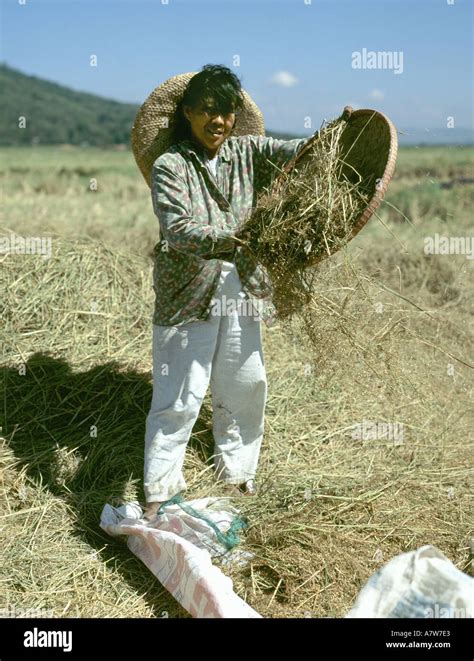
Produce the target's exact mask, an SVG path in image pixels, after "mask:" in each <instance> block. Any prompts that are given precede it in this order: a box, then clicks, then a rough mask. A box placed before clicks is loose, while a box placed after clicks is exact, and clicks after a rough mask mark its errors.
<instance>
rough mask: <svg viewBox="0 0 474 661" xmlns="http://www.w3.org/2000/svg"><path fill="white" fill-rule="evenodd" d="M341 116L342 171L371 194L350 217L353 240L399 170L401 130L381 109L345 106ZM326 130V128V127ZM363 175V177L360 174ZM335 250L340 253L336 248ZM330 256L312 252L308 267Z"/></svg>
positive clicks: (299, 160)
mask: <svg viewBox="0 0 474 661" xmlns="http://www.w3.org/2000/svg"><path fill="white" fill-rule="evenodd" d="M341 119H342V120H344V121H345V122H346V126H345V128H344V130H343V132H342V134H341V137H340V142H339V144H340V146H341V160H342V161H343V163H344V165H343V166H342V168H341V174H342V175H343V176H345V177H347V179H349V181H351V182H353V183H354V184H356V183H357V185H358V187H360V189H361V190H362V191H363V192H365V193H368V194H369V196H370V198H369V202H368V203H367V206H366V208H365V209H364V211H363V212H362V213H361V214H360V215H359V216H357V217H355V218H353V219H350V225H351V231H350V234H349V235H348V236H346V237H345V239H346V242H348V241H350V240H351V239H352V238H353V237H354V236H355V235H356V234H357V233H358V232H360V230H361V229H362V228H363V227H364V225H365V224H366V223H367V221H368V220H369V218H370V217H371V216H372V214H373V213H374V212H375V211H376V209H377V208H378V207H379V206H380V204H381V202H382V200H383V198H384V195H385V193H386V191H387V188H388V184H389V182H390V179H391V178H392V176H393V173H394V171H395V163H396V160H397V150H398V139H397V130H396V128H395V126H394V125H393V124H392V122H391V121H390V120H389V119H388V117H386V116H385V115H384V114H383V113H381V112H378V111H377V110H371V109H362V110H353V109H352V108H351V107H350V106H346V107H345V108H344V112H343V114H342V115H341ZM322 130H323V131H324V129H322ZM318 138H319V135H318V134H316V135H315V136H314V137H312V138H311V139H310V140H309V141H308V143H307V144H306V145H305V146H304V147H303V149H302V150H301V151H300V152H299V153H298V155H297V156H296V157H295V158H293V159H292V160H291V161H290V162H288V163H287V164H286V166H285V167H284V168H283V170H284V172H285V173H287V172H289V171H290V170H291V169H292V168H293V167H294V166H295V165H298V166H301V165H302V164H303V163H305V161H307V160H308V158H309V157H310V149H311V145H312V144H313V142H314V141H315V140H318ZM358 175H359V176H358ZM283 181H284V175H283V176H282V177H281V178H280V176H279V177H278V179H277V180H276V181H275V188H274V189H273V190H274V191H275V192H277V191H278V189H279V187H280V186H281V185H283ZM333 252H337V250H336V249H334V251H333ZM326 257H328V254H327V253H322V254H317V253H316V254H315V255H313V256H312V255H311V254H309V255H308V256H307V261H306V266H315V265H316V264H318V263H319V262H320V261H322V260H323V259H325V258H326Z"/></svg>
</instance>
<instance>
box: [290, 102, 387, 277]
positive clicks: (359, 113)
mask: <svg viewBox="0 0 474 661" xmlns="http://www.w3.org/2000/svg"><path fill="white" fill-rule="evenodd" d="M364 116H370V117H371V118H373V117H378V118H379V119H382V120H383V121H384V122H385V124H386V126H387V128H388V130H389V135H390V146H389V150H388V154H387V162H386V164H385V168H384V172H383V175H382V177H381V178H380V181H381V182H382V185H381V186H379V187H378V188H376V189H375V191H374V193H373V194H372V197H371V198H370V200H369V201H368V203H367V206H366V207H365V209H364V211H363V212H362V213H361V215H360V216H359V217H358V218H357V220H356V221H355V222H354V224H353V226H352V230H351V233H350V234H349V235H348V237H347V240H346V244H347V243H349V241H351V240H352V239H353V238H354V237H355V236H356V234H358V233H359V232H360V230H361V229H362V228H363V227H364V226H365V225H366V224H367V222H368V220H369V219H370V218H371V216H373V214H374V213H375V211H376V210H377V209H378V207H379V206H380V204H381V203H382V200H383V198H384V196H385V193H386V192H387V189H388V185H389V183H390V181H391V179H392V177H393V174H394V172H395V165H396V160H397V154H398V136H397V129H396V127H395V125H394V124H393V122H392V121H391V120H390V119H389V118H388V117H387V115H385V114H384V113H383V112H380V111H379V110H374V109H372V108H360V109H359V110H353V108H352V107H351V106H345V108H344V111H343V113H342V115H341V117H342V118H344V119H346V120H347V122H348V123H350V122H351V121H352V120H353V119H357V118H360V117H364ZM368 124H369V122H367V124H366V126H367V125H368ZM322 130H323V131H324V127H323V129H322ZM319 134H320V132H319V131H318V132H316V133H315V134H314V135H313V136H311V138H310V139H309V140H308V142H307V143H306V144H305V145H304V147H303V148H302V149H301V151H299V152H298V154H296V156H294V157H293V158H292V159H291V160H290V161H288V163H286V164H285V166H284V168H283V172H282V175H283V174H288V172H290V171H291V170H292V169H293V168H294V166H295V165H296V164H297V162H298V161H299V160H300V158H301V157H302V156H303V154H305V153H306V152H307V151H308V150H309V149H310V148H311V146H312V145H313V143H314V142H316V141H317V140H318V139H319ZM354 144H355V142H354ZM282 175H279V177H278V178H280V177H281V176H282ZM338 250H339V249H338ZM338 250H334V252H332V253H331V255H323V256H321V255H319V256H318V257H317V258H316V259H315V260H314V261H312V262H311V261H310V262H308V264H307V266H308V267H311V266H315V265H316V264H317V263H319V262H320V261H322V260H323V259H326V258H327V257H330V256H332V255H334V254H336V252H338Z"/></svg>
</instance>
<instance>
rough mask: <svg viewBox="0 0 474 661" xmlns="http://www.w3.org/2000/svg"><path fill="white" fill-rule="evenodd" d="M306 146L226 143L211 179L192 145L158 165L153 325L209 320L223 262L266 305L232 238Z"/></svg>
mask: <svg viewBox="0 0 474 661" xmlns="http://www.w3.org/2000/svg"><path fill="white" fill-rule="evenodd" d="M308 139H309V138H301V139H295V140H278V139H275V138H269V137H264V136H260V135H245V136H239V137H229V138H228V139H227V140H226V141H225V142H224V143H223V144H222V145H221V147H220V149H219V152H218V158H217V166H216V177H214V175H213V174H212V172H211V170H210V169H209V168H208V167H207V165H206V158H207V157H206V154H205V152H204V150H203V149H202V148H201V147H200V146H199V145H198V144H197V143H194V142H193V141H190V140H183V141H182V142H179V143H176V144H174V145H172V146H171V147H170V148H169V149H168V150H167V151H166V152H165V153H164V154H161V156H159V157H158V158H157V159H156V161H155V162H154V164H153V169H152V185H151V195H152V202H153V209H154V212H155V214H156V216H157V218H158V221H159V224H160V239H161V240H160V242H159V243H157V244H156V245H155V248H154V256H155V261H154V271H153V288H154V290H155V310H154V315H153V323H154V324H157V325H159V326H175V325H181V324H184V323H187V322H189V321H195V320H206V319H208V318H209V315H210V314H211V308H212V302H213V295H214V292H215V290H216V287H217V285H218V283H219V277H220V273H221V266H222V261H223V260H225V261H230V262H233V263H235V265H236V268H237V272H238V274H239V277H240V281H241V283H242V289H243V291H244V292H245V295H246V297H248V298H254V297H255V298H257V299H267V300H271V299H270V298H269V297H270V296H271V284H270V280H269V278H268V274H267V272H266V270H265V269H264V267H263V266H262V265H261V264H259V263H258V262H256V260H255V259H254V257H253V256H252V254H251V253H250V252H249V250H248V249H246V248H245V247H243V246H238V245H237V244H236V242H235V241H234V239H233V236H234V232H235V231H236V230H237V229H238V228H240V227H241V226H242V225H243V223H244V222H245V220H246V218H247V217H248V215H249V213H250V212H251V210H252V208H253V207H254V206H255V204H256V200H257V195H258V193H259V192H260V191H261V190H262V189H263V188H264V187H266V186H268V185H269V184H270V183H271V181H272V180H273V179H274V177H275V176H276V175H277V174H278V172H279V170H280V169H281V167H282V166H283V165H284V164H285V163H286V162H287V161H289V160H290V159H291V158H292V157H293V156H294V155H295V154H296V153H297V152H298V151H299V150H300V149H301V148H302V147H303V145H304V144H305V143H306V142H307V140H308Z"/></svg>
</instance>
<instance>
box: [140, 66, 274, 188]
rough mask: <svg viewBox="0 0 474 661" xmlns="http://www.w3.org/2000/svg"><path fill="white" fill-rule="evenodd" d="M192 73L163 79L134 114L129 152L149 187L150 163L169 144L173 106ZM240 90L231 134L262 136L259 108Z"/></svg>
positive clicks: (172, 124) (263, 127) (173, 112)
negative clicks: (241, 99) (240, 103)
mask: <svg viewBox="0 0 474 661" xmlns="http://www.w3.org/2000/svg"><path fill="white" fill-rule="evenodd" d="M196 73H197V72H192V73H182V74H179V75H177V76H173V77H172V78H169V79H168V80H166V81H165V82H164V83H162V84H161V85H159V86H158V87H156V88H155V89H154V90H153V92H152V93H151V94H150V95H149V96H148V98H147V99H146V101H145V102H144V103H143V105H142V106H141V107H140V109H139V110H138V112H137V114H136V117H135V121H134V123H133V127H132V132H131V144H132V151H133V154H134V157H135V160H136V162H137V165H138V167H139V169H140V172H141V173H142V175H143V177H144V178H145V181H146V183H147V184H148V186H149V187H151V170H152V167H153V163H154V162H155V161H156V159H157V158H158V156H160V155H161V154H163V153H164V152H165V151H166V150H167V149H168V148H169V147H170V146H171V145H172V144H173V131H174V120H175V116H176V108H177V105H178V103H179V101H180V100H181V99H182V97H183V94H184V90H185V89H186V86H187V84H188V83H189V81H190V80H191V78H192V77H193V76H195V75H196ZM242 93H243V97H244V107H243V109H242V112H241V114H240V115H239V121H238V123H237V124H236V126H235V129H234V130H233V133H232V135H236V136H237V135H265V124H264V120H263V115H262V113H261V111H260V109H259V108H258V106H257V104H256V103H255V102H254V101H253V100H252V98H251V97H250V95H249V94H248V92H246V91H245V90H242Z"/></svg>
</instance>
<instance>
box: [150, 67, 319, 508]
mask: <svg viewBox="0 0 474 661" xmlns="http://www.w3.org/2000/svg"><path fill="white" fill-rule="evenodd" d="M244 103H245V98H244V96H243V94H242V88H241V84H240V81H239V79H238V78H237V76H236V75H235V74H234V73H232V71H231V70H230V69H228V68H227V67H223V66H219V65H206V66H205V67H203V69H202V71H200V72H199V73H198V74H196V75H194V76H193V77H192V78H191V80H190V81H189V83H188V85H187V87H186V89H185V91H184V94H183V97H182V99H181V100H180V102H179V103H178V105H177V109H176V125H175V126H176V128H175V140H174V143H173V144H172V146H171V147H170V148H169V149H168V150H167V151H166V152H165V153H163V154H162V155H160V156H159V157H158V158H157V159H156V160H155V162H154V164H153V170H152V185H151V190H152V201H153V208H154V211H155V214H156V216H157V217H158V220H159V223H160V230H161V237H162V240H161V241H160V243H159V244H157V246H155V265H154V289H155V293H156V300H155V311H154V317H153V398H152V404H151V408H150V412H149V414H148V417H147V421H146V435H145V468H144V491H145V496H146V502H147V508H146V513H145V515H146V516H147V517H148V518H149V517H151V516H153V515H154V514H155V513H156V510H157V508H158V507H159V505H160V504H161V503H162V502H164V501H166V500H169V499H170V498H172V497H173V496H174V495H175V494H177V493H178V492H180V491H181V490H183V489H186V483H185V480H184V477H183V473H182V466H183V462H184V455H185V450H186V446H187V443H188V441H189V438H190V436H191V432H192V429H193V426H194V423H195V422H196V420H197V417H198V415H199V411H200V408H201V404H202V401H203V399H204V396H205V394H206V391H207V388H208V386H209V384H210V386H211V393H212V405H213V436H214V441H215V448H214V468H215V471H216V476H217V477H218V479H221V480H223V481H224V482H226V483H228V484H231V485H235V486H234V487H233V488H234V489H235V492H236V493H239V490H240V492H241V493H244V494H245V493H246V494H254V493H255V491H256V489H255V483H254V477H255V473H256V469H257V464H258V458H259V453H260V446H261V443H262V438H263V429H264V409H265V404H266V397H267V381H266V375H265V367H264V359H263V353H262V344H261V334H260V322H261V318H260V316H259V315H258V314H257V313H256V310H255V308H254V307H253V306H252V305H250V306H249V305H247V306H246V307H245V306H244V303H248V302H250V301H251V300H254V299H255V298H256V299H265V298H267V299H268V297H269V296H270V295H271V285H270V283H269V280H268V276H267V274H266V272H265V270H264V269H263V267H262V266H260V265H259V264H258V263H257V262H256V261H255V259H254V258H253V256H252V253H251V251H250V250H249V249H248V248H247V247H245V246H244V245H243V243H242V238H243V236H244V235H243V233H242V231H240V232H239V228H241V226H242V224H243V223H244V222H245V219H246V217H247V215H248V213H249V212H250V211H251V209H252V207H253V206H254V205H255V201H256V196H257V193H258V192H259V191H260V190H261V189H262V188H263V187H264V186H267V185H268V184H269V183H270V182H271V181H272V179H273V177H274V176H275V174H277V173H278V169H279V168H281V167H282V166H283V164H284V163H285V162H286V161H288V160H290V159H291V158H292V157H293V156H294V155H295V153H296V152H297V151H298V150H299V149H300V148H301V147H302V146H303V145H304V144H305V143H306V139H297V140H287V141H285V140H276V139H273V138H266V137H264V136H261V135H244V136H238V137H236V136H232V133H233V131H234V129H235V127H236V125H237V122H238V117H239V113H240V111H241V110H242V108H243V107H244ZM239 305H240V307H239Z"/></svg>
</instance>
